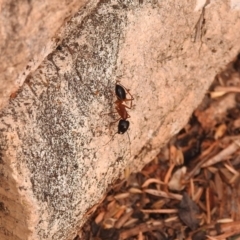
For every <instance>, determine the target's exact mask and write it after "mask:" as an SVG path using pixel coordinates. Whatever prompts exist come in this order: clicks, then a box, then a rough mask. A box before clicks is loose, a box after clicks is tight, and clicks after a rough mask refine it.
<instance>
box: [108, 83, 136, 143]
mask: <svg viewBox="0 0 240 240" xmlns="http://www.w3.org/2000/svg"><path fill="white" fill-rule="evenodd" d="M127 94H129V95H130V98H127ZM115 95H116V97H117V100H116V101H115V102H114V103H115V105H116V106H115V109H116V110H117V112H111V113H107V114H115V113H118V114H119V116H120V118H118V119H117V120H116V121H114V122H112V123H110V125H112V124H114V123H116V122H118V121H119V122H118V131H117V132H116V133H115V134H114V135H113V136H112V138H111V139H110V141H111V140H112V139H113V138H114V136H115V135H116V134H117V133H118V134H124V133H125V132H127V130H128V128H129V125H130V122H129V121H128V120H127V119H128V118H130V115H129V114H128V112H127V109H126V108H128V109H131V108H132V101H133V100H134V98H133V96H132V94H131V93H130V90H129V89H127V88H125V87H124V86H123V85H121V84H120V83H119V81H117V82H116V85H115ZM124 102H125V103H127V102H130V106H127V105H125V104H124ZM128 138H129V135H128ZM110 141H109V142H110ZM109 142H107V143H109ZM107 143H106V144H107ZM106 144H105V145H106ZM105 145H104V146H105Z"/></svg>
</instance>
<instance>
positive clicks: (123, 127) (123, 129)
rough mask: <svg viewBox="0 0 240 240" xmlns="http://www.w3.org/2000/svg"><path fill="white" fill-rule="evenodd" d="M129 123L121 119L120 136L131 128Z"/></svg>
mask: <svg viewBox="0 0 240 240" xmlns="http://www.w3.org/2000/svg"><path fill="white" fill-rule="evenodd" d="M129 125H130V123H129V121H127V120H123V119H121V120H120V121H119V123H118V132H117V133H118V134H124V133H125V132H126V131H127V130H128V128H129Z"/></svg>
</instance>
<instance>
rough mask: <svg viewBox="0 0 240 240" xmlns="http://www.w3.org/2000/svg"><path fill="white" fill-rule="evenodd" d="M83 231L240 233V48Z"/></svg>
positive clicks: (160, 236) (186, 235)
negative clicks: (172, 131) (163, 143)
mask: <svg viewBox="0 0 240 240" xmlns="http://www.w3.org/2000/svg"><path fill="white" fill-rule="evenodd" d="M77 239H81V240H89V239H92V240H123V239H126V240H165V239H193V240H202V239H212V240H213V239H217V240H219V239H240V54H239V55H238V56H237V58H236V60H234V61H233V62H231V63H230V64H228V66H226V68H225V69H224V70H223V71H222V72H221V73H219V74H218V75H217V76H216V77H215V80H214V82H213V84H212V86H211V87H210V89H209V91H208V92H207V93H206V96H205V98H204V99H203V101H202V103H201V104H200V106H199V107H198V108H197V109H196V110H195V111H194V112H193V114H192V116H191V118H190V120H189V122H188V124H187V125H186V126H185V127H184V128H183V129H182V130H181V131H180V132H179V133H178V134H177V135H176V136H174V137H173V138H172V139H171V140H170V142H169V143H168V145H167V146H165V147H164V148H162V149H161V151H160V153H159V154H158V155H157V156H156V157H155V159H154V160H152V161H151V162H150V163H149V164H147V165H146V166H145V167H144V168H143V169H142V171H141V172H138V173H134V174H127V173H126V176H125V179H122V180H118V181H117V182H116V183H115V184H114V185H113V186H112V188H111V190H110V191H109V192H108V194H107V196H106V197H105V199H104V200H103V201H102V203H101V205H100V206H99V207H98V208H97V210H96V211H95V212H94V214H93V216H92V218H91V219H90V221H88V222H87V223H86V224H85V226H84V227H83V229H82V231H81V232H80V233H79V235H78V236H77V237H76V238H75V240H77Z"/></svg>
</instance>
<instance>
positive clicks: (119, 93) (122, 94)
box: [115, 84, 126, 100]
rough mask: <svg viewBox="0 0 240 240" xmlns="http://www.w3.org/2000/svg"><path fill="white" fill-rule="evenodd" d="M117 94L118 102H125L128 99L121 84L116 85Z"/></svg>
mask: <svg viewBox="0 0 240 240" xmlns="http://www.w3.org/2000/svg"><path fill="white" fill-rule="evenodd" d="M115 94H116V96H117V98H118V100H125V99H126V92H125V89H124V88H123V87H122V86H121V85H119V84H116V87H115Z"/></svg>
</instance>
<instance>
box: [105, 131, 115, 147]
mask: <svg viewBox="0 0 240 240" xmlns="http://www.w3.org/2000/svg"><path fill="white" fill-rule="evenodd" d="M117 133H118V132H115V133H114V134H113V136H112V137H111V138H110V140H109V141H107V143H105V144H104V145H102V147H105V146H106V145H108V143H110V142H111V141H112V140H113V138H114V137H115V135H116V134H117Z"/></svg>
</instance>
